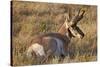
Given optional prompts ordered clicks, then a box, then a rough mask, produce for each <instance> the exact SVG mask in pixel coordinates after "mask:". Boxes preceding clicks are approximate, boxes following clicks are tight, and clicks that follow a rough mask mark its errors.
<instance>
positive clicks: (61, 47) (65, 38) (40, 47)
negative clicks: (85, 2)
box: [26, 10, 85, 63]
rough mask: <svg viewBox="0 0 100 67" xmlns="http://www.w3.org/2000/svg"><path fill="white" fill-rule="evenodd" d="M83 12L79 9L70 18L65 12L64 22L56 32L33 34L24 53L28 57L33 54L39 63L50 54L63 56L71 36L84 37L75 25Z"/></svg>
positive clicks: (65, 54) (66, 51) (65, 53)
mask: <svg viewBox="0 0 100 67" xmlns="http://www.w3.org/2000/svg"><path fill="white" fill-rule="evenodd" d="M84 13H85V11H84V10H79V11H78V12H77V13H76V15H75V16H74V17H73V18H72V19H70V17H69V14H67V15H66V20H65V22H64V23H63V25H62V26H61V28H60V29H59V30H58V32H56V33H45V34H40V35H36V36H34V37H33V39H32V41H31V44H30V46H29V47H28V49H27V53H26V55H27V56H28V57H30V56H31V57H34V56H35V57H36V58H35V59H38V60H39V63H44V62H45V61H46V60H47V59H48V57H50V56H57V57H60V59H63V58H65V56H67V55H68V53H69V49H68V44H69V43H70V41H71V38H72V37H77V38H83V37H84V33H83V32H82V31H81V29H80V28H79V27H78V26H77V23H78V22H79V21H80V20H81V19H82V18H83V15H84Z"/></svg>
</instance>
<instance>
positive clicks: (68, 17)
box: [65, 13, 70, 22]
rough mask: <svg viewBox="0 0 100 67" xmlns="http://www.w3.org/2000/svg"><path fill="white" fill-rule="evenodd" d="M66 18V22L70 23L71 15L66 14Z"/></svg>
mask: <svg viewBox="0 0 100 67" xmlns="http://www.w3.org/2000/svg"><path fill="white" fill-rule="evenodd" d="M65 17H66V20H65V22H69V21H70V15H69V13H66V14H65Z"/></svg>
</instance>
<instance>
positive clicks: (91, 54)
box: [11, 1, 97, 65]
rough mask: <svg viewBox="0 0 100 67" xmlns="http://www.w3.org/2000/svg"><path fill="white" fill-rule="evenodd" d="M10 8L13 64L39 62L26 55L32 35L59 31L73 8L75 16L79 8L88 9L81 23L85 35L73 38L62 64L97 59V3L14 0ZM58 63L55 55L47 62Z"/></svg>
mask: <svg viewBox="0 0 100 67" xmlns="http://www.w3.org/2000/svg"><path fill="white" fill-rule="evenodd" d="M11 8H12V15H11V17H12V22H11V23H12V48H11V49H12V58H11V59H12V60H13V63H12V64H13V65H32V64H38V63H36V62H35V61H34V60H33V59H32V58H31V59H27V58H26V57H25V56H24V53H25V51H26V49H27V47H28V45H29V44H30V41H31V38H32V37H34V35H36V34H41V33H46V32H57V31H58V30H59V28H60V26H61V25H62V24H63V23H64V21H65V14H66V13H68V11H70V12H71V13H72V16H74V15H75V12H76V11H77V10H78V9H80V8H81V9H84V10H85V11H86V13H85V15H84V18H83V19H82V20H81V21H80V22H79V23H78V26H79V27H80V28H81V29H82V31H83V32H84V33H85V37H84V38H83V39H80V40H79V39H77V38H73V39H72V41H71V43H70V46H69V49H70V52H69V53H70V56H66V58H65V59H64V61H63V63H69V62H87V61H96V60H97V6H95V5H94V6H93V5H74V4H54V3H52V4H51V3H39V2H38V3H37V2H24V1H13V2H12V5H11ZM55 63H56V64H57V63H59V62H58V59H57V58H52V59H51V60H50V61H48V62H47V63H45V64H55Z"/></svg>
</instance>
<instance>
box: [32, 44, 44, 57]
mask: <svg viewBox="0 0 100 67" xmlns="http://www.w3.org/2000/svg"><path fill="white" fill-rule="evenodd" d="M32 50H33V51H34V52H35V53H36V55H39V56H45V52H44V48H43V46H42V45H40V44H38V43H35V44H33V45H32Z"/></svg>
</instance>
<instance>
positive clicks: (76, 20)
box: [70, 9, 85, 26]
mask: <svg viewBox="0 0 100 67" xmlns="http://www.w3.org/2000/svg"><path fill="white" fill-rule="evenodd" d="M84 13H85V11H84V10H82V11H81V9H80V10H79V11H78V13H77V14H76V16H74V17H73V18H72V20H71V22H70V24H72V26H75V25H76V24H77V23H78V22H79V21H80V20H81V19H82V18H83V15H84Z"/></svg>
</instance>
